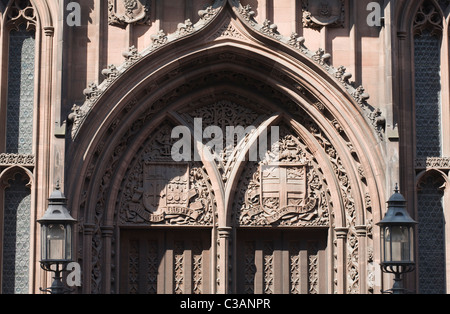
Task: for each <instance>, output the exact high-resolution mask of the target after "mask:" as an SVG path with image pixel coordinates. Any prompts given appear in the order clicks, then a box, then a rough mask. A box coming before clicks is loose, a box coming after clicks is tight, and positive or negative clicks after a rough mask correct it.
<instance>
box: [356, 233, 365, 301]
mask: <svg viewBox="0 0 450 314" xmlns="http://www.w3.org/2000/svg"><path fill="white" fill-rule="evenodd" d="M355 228H356V236H357V237H358V263H359V289H360V293H361V294H366V293H367V243H366V242H367V241H366V240H367V239H366V235H367V227H366V226H356V227H355Z"/></svg>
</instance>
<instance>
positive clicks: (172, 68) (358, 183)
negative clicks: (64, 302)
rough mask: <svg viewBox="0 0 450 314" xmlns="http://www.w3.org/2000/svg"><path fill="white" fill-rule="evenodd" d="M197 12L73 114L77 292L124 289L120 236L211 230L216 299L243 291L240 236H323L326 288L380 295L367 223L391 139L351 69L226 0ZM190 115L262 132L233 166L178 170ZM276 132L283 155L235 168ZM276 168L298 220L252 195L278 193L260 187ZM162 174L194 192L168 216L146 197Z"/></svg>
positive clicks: (194, 165) (70, 177)
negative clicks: (177, 148) (176, 136)
mask: <svg viewBox="0 0 450 314" xmlns="http://www.w3.org/2000/svg"><path fill="white" fill-rule="evenodd" d="M200 14H201V17H202V19H201V20H200V22H199V24H197V25H196V26H192V25H191V26H192V29H191V28H189V27H188V25H187V24H188V23H185V24H184V26H186V27H181V28H180V29H179V31H178V32H179V34H178V35H177V36H178V37H177V38H175V39H173V41H172V42H171V40H170V36H166V35H165V34H163V33H160V34H159V35H158V36H156V37H155V40H154V44H153V46H152V47H151V48H149V50H148V51H146V52H145V56H143V55H144V53H142V54H140V53H138V52H137V51H136V50H135V49H130V51H129V52H128V53H126V54H124V56H125V60H126V62H125V64H124V65H123V66H122V67H120V68H117V67H115V66H110V67H109V68H108V69H107V70H105V71H104V74H105V76H106V77H107V79H106V80H105V82H104V83H103V84H102V85H101V86H95V85H92V86H90V87H89V88H88V89H87V90H86V91H85V94H86V97H87V99H86V103H85V104H84V105H83V106H82V107H75V108H74V113H73V115H72V118H73V126H72V127H73V132H72V135H73V141H72V143H71V145H70V150H69V154H68V156H69V157H68V159H69V160H68V161H67V162H66V164H67V165H71V169H68V170H67V175H66V178H67V179H66V184H67V187H68V192H67V193H66V194H67V195H68V197H69V198H70V200H71V204H70V206H71V208H72V212H73V214H74V216H75V217H76V218H77V219H78V220H79V221H80V230H79V233H78V236H77V237H76V247H77V248H78V249H79V251H78V254H77V255H78V259H79V261H80V262H81V264H82V267H83V270H84V274H85V278H84V285H83V288H82V292H85V293H116V292H119V284H120V283H119V281H120V280H119V277H120V278H122V277H121V276H120V268H121V264H120V263H121V260H120V256H119V255H120V249H121V247H120V241H121V232H122V231H123V230H124V228H125V229H127V230H128V229H129V228H145V229H148V230H150V229H152V228H153V229H152V230H156V229H157V228H164V227H165V228H171V227H179V226H180V225H182V226H184V227H189V228H192V229H190V230H195V228H203V230H204V229H205V228H206V229H207V230H209V231H210V235H211V250H210V251H209V256H210V260H211V263H210V265H209V266H210V267H211V268H210V269H213V271H211V278H210V279H209V280H211V282H213V284H211V287H210V290H209V291H210V292H213V293H227V292H234V289H235V287H236V284H235V282H233V280H235V278H236V273H235V272H234V270H233V265H234V266H235V261H233V260H232V259H233V254H235V253H236V251H235V250H236V247H235V246H233V245H235V243H236V229H237V228H241V227H248V228H252V227H256V228H263V229H264V230H273V229H275V228H279V229H277V230H281V229H283V228H288V229H289V228H291V229H289V230H297V231H300V230H311V229H312V228H315V229H325V230H326V233H325V248H324V251H323V252H325V253H324V254H322V255H323V258H324V259H325V260H324V265H327V266H326V269H327V270H326V273H327V282H326V283H325V284H323V285H322V288H321V289H322V290H320V292H325V293H335V292H339V293H346V292H348V293H367V292H373V291H374V289H375V288H376V287H375V283H374V271H373V269H372V268H373V267H374V266H373V264H374V263H376V260H377V259H378V256H377V255H376V254H374V252H377V251H378V250H377V249H376V246H377V242H378V241H374V240H376V237H377V236H378V235H377V234H376V232H373V231H372V226H373V224H374V223H375V222H377V221H378V220H379V219H380V218H381V208H380V203H381V202H382V201H383V200H384V199H385V197H384V195H383V191H384V189H383V187H384V174H382V173H381V172H380V171H379V169H383V167H382V164H383V163H382V158H381V157H380V155H381V152H380V148H379V142H380V141H383V133H382V130H381V129H380V128H379V126H380V124H377V121H379V120H377V117H378V115H377V114H376V113H374V114H373V115H370V114H367V113H366V111H365V110H366V109H367V108H370V106H368V104H367V103H366V100H367V96H366V95H365V94H364V93H363V89H362V88H358V89H355V88H353V87H351V88H350V87H349V86H350V85H348V82H347V80H346V79H345V77H346V75H345V69H343V68H342V67H341V68H339V69H337V70H336V69H334V68H332V67H331V66H330V65H329V64H328V63H327V61H326V56H324V53H323V52H318V53H316V54H309V52H307V50H305V48H304V46H303V44H302V42H301V40H296V39H295V37H291V39H294V40H295V43H294V42H291V43H289V42H279V41H278V42H277V40H280V39H282V38H281V37H279V35H278V34H276V33H275V32H274V31H273V29H270V30H269V29H266V30H265V29H264V27H260V26H258V25H256V24H255V22H254V21H253V20H252V17H251V12H250V11H249V10H248V8H247V7H242V6H241V5H240V4H236V2H235V1H230V2H226V1H217V3H216V5H215V6H213V7H211V8H209V9H208V10H205V11H204V12H201V13H200ZM187 29H190V31H187ZM181 30H184V32H188V33H187V34H188V35H187V36H188V37H186V38H189V40H184V41H183V38H184V37H183V36H181V35H180V34H181ZM330 71H331V73H332V74H330ZM195 117H202V118H204V119H206V118H208V119H210V120H209V121H208V122H207V123H208V124H209V123H213V122H214V123H217V124H219V126H227V123H230V124H232V125H233V126H236V125H242V126H248V125H254V126H255V127H256V131H255V132H254V133H250V134H249V135H247V136H246V137H245V138H244V140H243V141H242V142H241V143H238V146H237V148H238V149H235V150H233V151H229V152H227V151H225V152H223V154H222V156H226V157H227V158H225V159H224V160H225V162H222V163H220V162H217V160H215V159H213V158H207V156H203V158H202V159H201V160H199V161H196V162H191V163H184V164H178V165H177V166H174V165H173V164H171V161H170V159H169V158H170V154H169V155H168V148H170V146H171V145H173V142H172V143H171V142H170V131H171V130H173V128H174V127H176V126H184V127H186V128H187V129H188V130H191V131H192V133H191V134H194V131H195V125H194V124H193V121H194V120H193V119H194V118H195ZM218 117H227V119H228V120H226V119H225V120H223V119H219V120H220V121H219V120H217V118H218ZM215 119H216V120H215ZM220 123H222V124H220ZM372 123H373V125H372ZM374 125H375V128H374ZM205 126H206V125H205ZM272 126H279V127H280V132H281V133H280V140H279V144H280V147H283V149H282V151H281V155H280V157H279V158H278V159H275V161H273V160H272V162H266V161H264V160H260V161H255V162H253V163H247V162H246V161H242V162H240V161H239V160H240V159H239V158H238V157H240V155H246V154H248V150H249V149H250V147H251V144H252V143H254V142H257V141H258V140H259V138H261V136H258V135H257V134H261V133H263V131H267V130H270V127H272ZM163 135H164V136H163ZM168 139H169V140H168ZM194 143H195V142H194ZM158 145H159V146H158ZM196 145H197V146H198V147H199V148H202V147H203V146H204V145H205V143H196ZM239 145H240V146H239ZM275 163H276V164H277V165H278V166H279V167H280V168H279V171H280V173H283V175H284V176H285V177H286V176H288V175H290V176H291V178H293V179H295V178H297V179H296V180H294V181H295V182H296V184H297V188H298V190H299V191H300V192H301V191H303V194H302V193H297V194H298V195H297V196H295V195H294V196H286V195H288V194H284V195H285V196H283V197H284V201H283V204H282V205H284V207H288V206H287V205H292V206H293V207H292V208H294V209H295V210H293V211H291V212H289V211H288V210H287V211H286V212H283V213H280V212H278V213H277V212H276V210H275V212H274V209H273V208H272V209H271V208H269V207H267V206H266V205H264V203H261V202H256V201H255V198H253V197H252V196H258V195H257V194H258V193H257V192H255V191H260V192H261V191H263V190H264V188H263V187H262V185H265V186H269V184H267V182H265V181H264V180H261V181H259V182H258V179H257V178H258V177H259V178H261V177H264V175H263V174H261V173H262V172H264V171H265V170H267V169H268V168H270V166H273V165H274V164H275ZM155 165H158V166H159V169H162V168H164V169H166V170H167V171H166V173H172V176H173V177H177V180H181V181H182V182H184V183H183V184H184V185H183V184H181V185H183V189H185V190H186V191H191V190H193V192H192V194H187V196H186V197H184V198H183V197H182V199H184V201H183V202H184V203H183V204H184V206H182V207H180V206H178V209H172V210H170V211H169V210H168V209H167V208H169V206H162V205H161V201H160V200H159V201H155V198H156V197H157V195H158V193H149V192H148V190H149V189H150V184H151V183H152V182H151V181H152V180H153V181H154V178H155V177H157V174H156V173H154V172H152V171H154V170H152V169H156V168H157V167H156V168H155V167H154V166H155ZM152 167H153V168H152ZM146 171H147V173H150V174H152V175H151V176H146V175H145V173H146ZM186 174H189V175H187V176H186ZM185 176H186V177H185ZM152 178H153V179H152ZM165 180H166V181H165V182H166V185H167V184H169V185H170V184H174V183H173V182H172V183H171V181H170V180H171V178H165ZM167 180H168V181H167ZM146 181H147V182H146ZM163 181H164V180H163ZM178 182H180V181H178ZM153 183H154V182H153ZM261 183H262V185H261ZM294 184H295V183H294ZM181 185H178V187H180V186H181ZM245 186H246V187H247V188H245V189H244V188H243V187H245ZM297 188H295V189H296V190H295V191H297ZM165 189H166V188H163V190H164V192H165V193H167V192H168V191H167V190H165ZM160 190H161V189H160ZM267 191H268V192H273V193H275V192H277V191H269V190H267ZM295 191H294V192H295ZM160 192H161V191H160ZM285 192H286V193H288V192H292V191H289V190H286V191H285ZM145 193H147V196H143V195H144V194H145ZM278 193H280V192H279V191H278ZM269 194H270V193H269ZM294 194H295V193H294ZM261 195H262V193H260V195H259V196H260V198H263V197H261ZM278 195H279V198H280V199H281V198H283V197H282V196H281V194H278ZM152 202H153V205H152ZM177 202H178V201H177ZM296 202H297V204H296ZM166 205H167V204H166ZM177 205H180V204H179V203H177ZM152 206H153V207H152ZM163 207H164V208H163ZM281 207H283V206H281ZM249 217H251V219H249ZM164 230H165V229H164ZM249 230H252V229H249ZM228 256H231V259H229V258H228ZM122 263H123V261H122ZM234 268H236V267H234ZM226 270H229V271H226Z"/></svg>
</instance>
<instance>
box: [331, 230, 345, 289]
mask: <svg viewBox="0 0 450 314" xmlns="http://www.w3.org/2000/svg"><path fill="white" fill-rule="evenodd" d="M335 232H336V239H337V240H336V241H337V243H336V252H334V254H335V263H336V264H335V265H334V268H335V275H336V277H335V280H336V282H337V286H335V289H337V290H335V291H334V292H335V293H337V294H344V293H345V292H346V291H345V290H346V289H345V287H346V273H347V272H346V269H347V258H346V252H347V250H346V242H347V233H348V228H345V227H341V228H335Z"/></svg>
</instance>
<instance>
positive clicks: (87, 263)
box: [81, 223, 95, 294]
mask: <svg viewBox="0 0 450 314" xmlns="http://www.w3.org/2000/svg"><path fill="white" fill-rule="evenodd" d="M94 230H95V225H94V224H90V223H85V224H84V225H83V252H82V253H81V254H83V256H82V259H83V266H82V268H81V274H82V277H83V280H82V285H83V286H82V291H83V294H90V293H91V276H92V254H91V251H92V236H93V234H94Z"/></svg>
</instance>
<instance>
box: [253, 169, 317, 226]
mask: <svg viewBox="0 0 450 314" xmlns="http://www.w3.org/2000/svg"><path fill="white" fill-rule="evenodd" d="M306 185H307V183H306V165H304V164H297V163H279V164H269V165H261V197H260V200H261V208H262V209H263V210H264V212H265V213H266V214H267V216H266V219H267V222H268V223H270V224H272V223H274V222H276V221H278V220H280V219H281V218H285V219H286V217H287V216H289V215H296V216H304V217H307V216H309V215H310V214H311V213H310V212H311V209H312V208H313V207H314V206H313V205H314V204H311V203H310V202H311V200H309V199H308V198H307V194H306V192H307V191H306ZM313 203H315V202H314V201H313Z"/></svg>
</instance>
